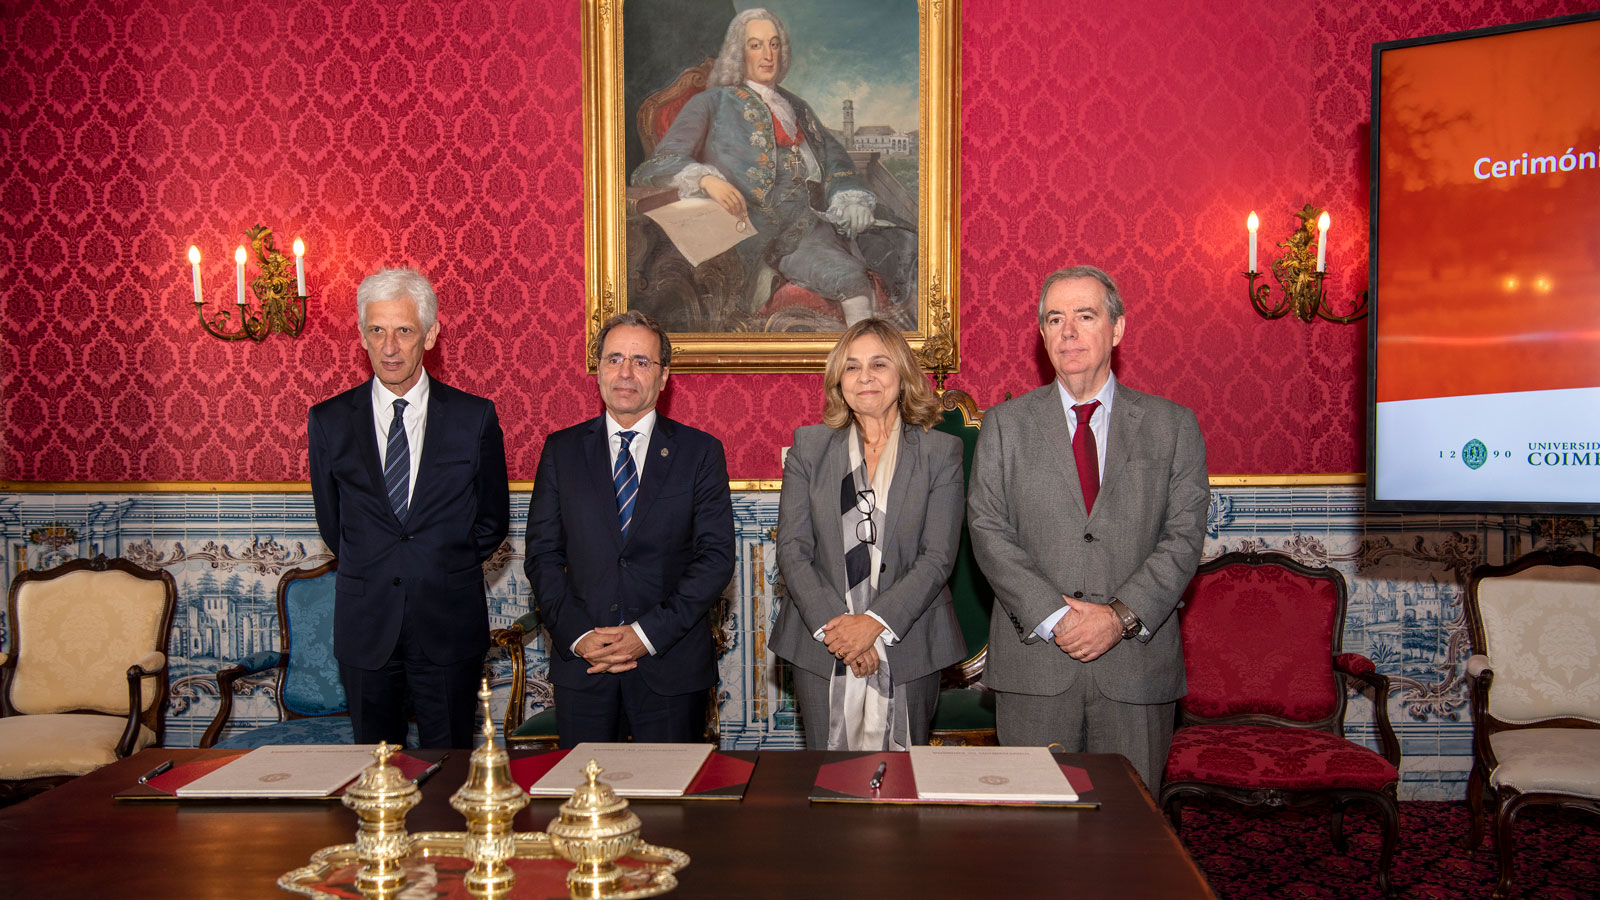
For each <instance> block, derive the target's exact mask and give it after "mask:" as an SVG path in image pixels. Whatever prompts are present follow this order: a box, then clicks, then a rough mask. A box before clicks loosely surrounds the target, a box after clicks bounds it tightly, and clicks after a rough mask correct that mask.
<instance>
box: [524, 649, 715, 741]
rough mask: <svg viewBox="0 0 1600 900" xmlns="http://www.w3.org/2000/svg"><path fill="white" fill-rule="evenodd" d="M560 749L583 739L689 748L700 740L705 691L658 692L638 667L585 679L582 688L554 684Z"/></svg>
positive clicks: (703, 733) (703, 716)
mask: <svg viewBox="0 0 1600 900" xmlns="http://www.w3.org/2000/svg"><path fill="white" fill-rule="evenodd" d="M555 694H556V730H557V731H558V732H560V735H561V746H562V747H563V748H568V747H574V746H577V745H578V744H580V743H583V742H584V741H598V742H601V743H613V742H616V741H624V740H627V739H628V737H629V736H632V738H633V739H634V740H635V741H642V742H650V743H673V744H692V743H699V742H702V741H704V740H705V733H706V692H705V691H703V690H702V691H690V692H689V693H687V694H658V693H656V692H655V691H652V690H650V687H649V685H647V684H645V682H644V678H643V677H642V676H641V675H640V674H639V670H638V669H634V670H633V671H631V672H623V673H621V674H619V675H611V674H600V675H590V676H588V677H587V678H586V679H585V681H584V685H583V687H581V688H570V687H562V686H561V685H556V686H555Z"/></svg>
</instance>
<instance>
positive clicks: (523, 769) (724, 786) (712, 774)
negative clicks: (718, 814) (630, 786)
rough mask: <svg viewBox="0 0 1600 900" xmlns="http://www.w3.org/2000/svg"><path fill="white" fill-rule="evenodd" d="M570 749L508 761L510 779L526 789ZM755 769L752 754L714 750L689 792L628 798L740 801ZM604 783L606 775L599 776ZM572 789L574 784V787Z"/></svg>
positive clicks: (639, 799) (634, 801)
mask: <svg viewBox="0 0 1600 900" xmlns="http://www.w3.org/2000/svg"><path fill="white" fill-rule="evenodd" d="M570 752H572V751H570V750H551V751H550V752H548V753H541V754H539V755H537V756H524V757H523V758H521V759H514V760H512V761H511V779H512V780H513V781H515V782H516V783H517V784H518V785H520V786H521V787H522V789H523V790H527V789H528V787H529V786H530V785H532V784H533V783H534V782H535V781H538V780H539V779H540V778H543V777H544V774H545V773H546V772H548V771H550V770H551V769H553V768H555V765H556V763H558V762H560V761H561V760H562V759H564V758H565V757H566V755H567V754H568V753H570ZM755 770H756V761H755V754H754V753H722V752H720V751H716V750H713V751H712V752H711V755H710V756H708V757H706V761H705V765H703V766H701V767H700V771H699V773H698V774H696V775H695V776H694V780H693V781H691V782H689V788H688V790H686V791H684V793H683V796H682V797H630V798H629V799H628V802H629V803H636V802H639V801H641V800H743V799H744V789H745V788H746V787H748V786H749V785H750V775H751V773H752V772H754V771H755ZM600 780H601V781H604V780H605V776H604V775H602V776H600ZM573 787H574V788H576V787H577V785H573ZM534 799H536V800H559V799H560V798H558V797H535V798H534Z"/></svg>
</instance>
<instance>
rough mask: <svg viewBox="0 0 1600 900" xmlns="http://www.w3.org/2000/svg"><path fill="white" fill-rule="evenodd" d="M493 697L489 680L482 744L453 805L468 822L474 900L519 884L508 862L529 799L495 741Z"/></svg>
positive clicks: (484, 689) (481, 693)
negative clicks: (518, 821)
mask: <svg viewBox="0 0 1600 900" xmlns="http://www.w3.org/2000/svg"><path fill="white" fill-rule="evenodd" d="M489 696H490V693H489V682H488V679H485V680H484V681H483V682H482V686H481V687H480V688H479V689H478V702H479V703H480V704H481V705H482V708H483V743H482V744H481V745H480V746H479V747H478V749H476V750H474V751H472V766H471V768H469V769H468V770H467V781H466V783H465V784H463V785H462V786H461V788H460V789H459V790H457V791H456V792H455V794H454V795H452V796H451V797H450V805H451V806H452V807H454V808H455V810H456V812H459V813H461V815H462V816H464V817H465V818H466V820H467V837H466V841H465V842H464V844H463V850H464V852H465V854H466V857H467V858H468V859H470V860H472V871H470V872H468V873H467V875H466V882H467V890H469V891H471V892H472V893H473V894H474V895H493V896H499V895H502V894H504V892H505V891H507V890H508V889H510V887H511V883H512V882H513V881H514V880H515V879H516V873H515V872H513V871H511V868H510V867H509V866H507V865H506V860H508V859H510V858H511V857H512V856H514V855H516V834H515V832H513V831H512V829H511V820H512V819H513V818H515V817H516V815H517V813H518V812H520V811H521V810H522V808H523V807H524V806H527V805H528V795H527V794H525V793H523V791H522V788H520V787H518V786H517V783H516V782H515V781H513V780H512V779H511V764H510V757H508V756H507V755H506V751H505V749H504V748H502V747H500V746H498V745H496V744H495V742H494V716H492V715H491V714H490V712H489Z"/></svg>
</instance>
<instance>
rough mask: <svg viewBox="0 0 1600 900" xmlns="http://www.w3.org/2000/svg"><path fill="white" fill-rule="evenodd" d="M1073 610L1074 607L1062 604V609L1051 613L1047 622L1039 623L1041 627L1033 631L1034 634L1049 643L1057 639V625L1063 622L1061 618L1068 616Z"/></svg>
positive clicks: (1046, 618) (1047, 617) (1046, 619)
mask: <svg viewBox="0 0 1600 900" xmlns="http://www.w3.org/2000/svg"><path fill="white" fill-rule="evenodd" d="M1071 610H1072V607H1070V606H1067V605H1066V604H1062V605H1061V608H1060V609H1058V610H1056V611H1055V612H1053V613H1051V614H1050V615H1048V616H1046V617H1045V620H1044V621H1043V622H1040V623H1039V627H1038V628H1035V629H1034V630H1033V633H1034V634H1037V635H1038V636H1039V637H1041V638H1044V639H1045V640H1047V641H1053V640H1055V639H1056V634H1055V627H1056V623H1057V622H1059V621H1061V617H1062V616H1064V615H1066V614H1067V613H1068V612H1070V611H1071Z"/></svg>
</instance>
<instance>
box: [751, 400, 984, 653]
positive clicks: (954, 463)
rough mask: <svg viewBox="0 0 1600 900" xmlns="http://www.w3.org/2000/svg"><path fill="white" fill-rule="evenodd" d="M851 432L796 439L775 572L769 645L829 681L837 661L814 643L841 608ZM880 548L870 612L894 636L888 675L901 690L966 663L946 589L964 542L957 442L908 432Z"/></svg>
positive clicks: (824, 431)
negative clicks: (776, 604)
mask: <svg viewBox="0 0 1600 900" xmlns="http://www.w3.org/2000/svg"><path fill="white" fill-rule="evenodd" d="M849 433H850V432H849V429H847V428H829V427H828V426H826V425H807V426H805V427H803V428H797V429H795V432H794V446H793V447H791V448H790V450H789V456H788V459H787V461H786V462H785V463H784V466H783V493H782V495H781V497H780V499H779V501H778V568H779V569H780V570H781V571H782V572H783V578H784V582H785V584H786V585H787V588H788V597H787V600H786V601H785V602H784V603H783V604H782V606H781V607H780V609H779V610H778V622H777V624H776V625H775V626H774V627H773V630H772V639H771V641H770V643H769V646H770V647H771V648H772V651H773V652H774V653H776V654H777V655H778V656H780V657H782V658H783V659H786V660H788V661H789V662H791V663H793V664H794V665H797V666H799V667H801V668H803V669H805V670H806V671H808V672H812V673H814V674H817V675H821V676H822V677H824V678H826V677H828V674H829V673H830V672H832V671H833V663H834V658H833V656H832V655H831V654H829V653H828V648H827V647H826V646H825V645H823V643H822V642H821V641H818V640H816V639H815V638H813V637H812V635H813V634H815V633H816V630H817V629H818V628H821V627H822V626H823V625H825V624H827V622H828V620H829V619H832V618H833V617H834V616H837V615H839V614H841V613H844V612H848V611H849V610H848V608H847V607H846V605H845V600H844V592H845V570H844V535H843V534H842V529H841V525H840V513H839V484H840V482H841V481H843V480H844V475H845V472H846V471H848V470H849V468H850V450H849V447H848V446H847V444H846V441H847V438H848V435H849ZM888 502H889V509H888V519H887V521H886V522H885V523H884V529H883V535H882V536H881V537H880V538H879V549H880V550H881V551H882V553H883V570H882V571H881V572H880V573H879V574H878V594H877V597H876V598H875V599H874V600H873V601H872V607H871V608H872V611H873V612H875V613H877V614H878V615H879V616H881V617H882V618H883V620H884V621H885V622H886V623H888V625H889V627H890V628H892V629H894V633H895V634H896V635H898V636H899V638H900V639H899V641H898V642H896V643H895V645H894V646H893V647H890V648H889V652H888V657H889V672H890V675H891V676H892V678H893V681H894V683H895V684H903V683H905V682H907V681H911V680H914V679H917V678H921V677H922V676H924V675H927V674H929V673H931V672H936V671H938V670H940V669H942V668H944V667H945V666H947V665H950V664H951V663H954V662H958V661H960V660H961V659H962V658H963V657H965V656H966V644H965V643H964V642H963V641H962V639H961V631H960V628H959V626H958V625H957V624H956V613H955V606H954V605H953V604H952V603H951V601H950V590H949V588H947V587H946V586H945V582H946V581H948V580H949V578H950V569H951V567H952V566H954V565H955V558H956V549H957V547H958V545H959V544H960V541H961V518H962V510H961V507H962V485H961V441H960V440H959V439H958V438H955V437H952V436H951V435H948V434H944V433H942V432H938V431H930V432H924V431H923V430H922V428H921V427H919V426H915V425H906V426H904V427H903V428H902V429H901V432H900V455H899V458H898V461H897V462H896V463H895V470H894V480H893V481H892V482H891V483H890V486H889V501H888Z"/></svg>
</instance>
